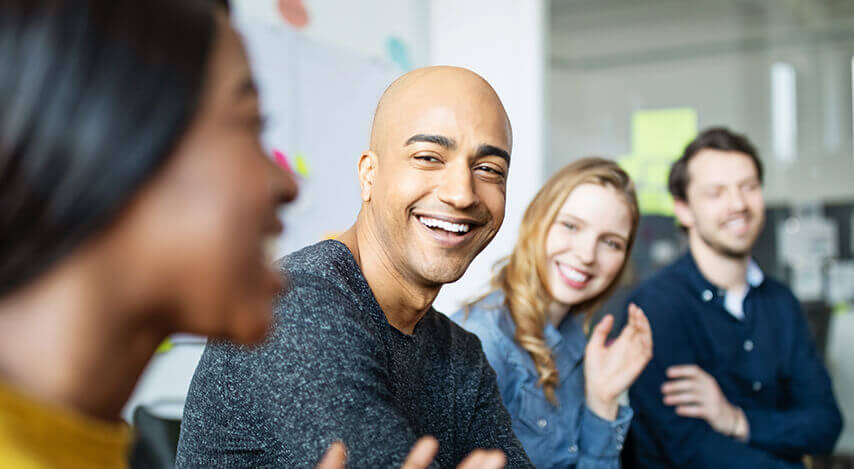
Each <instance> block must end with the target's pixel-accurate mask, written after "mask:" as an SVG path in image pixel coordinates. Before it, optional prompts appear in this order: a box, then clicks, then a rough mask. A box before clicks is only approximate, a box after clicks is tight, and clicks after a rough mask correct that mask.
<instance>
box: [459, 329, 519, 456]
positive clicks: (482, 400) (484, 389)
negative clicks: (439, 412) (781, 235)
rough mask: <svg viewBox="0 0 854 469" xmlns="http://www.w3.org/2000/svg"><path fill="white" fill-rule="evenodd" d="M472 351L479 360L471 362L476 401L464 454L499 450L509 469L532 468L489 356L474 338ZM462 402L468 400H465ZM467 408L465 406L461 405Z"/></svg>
mask: <svg viewBox="0 0 854 469" xmlns="http://www.w3.org/2000/svg"><path fill="white" fill-rule="evenodd" d="M473 339H474V340H473V342H474V344H475V345H474V346H473V347H472V349H473V352H474V354H475V356H476V357H477V358H476V359H475V360H473V361H472V362H473V363H474V364H475V366H476V367H475V369H474V370H473V373H472V374H471V376H475V377H476V378H474V379H473V386H471V388H472V389H474V392H475V395H474V397H473V402H474V408H473V411H472V412H471V416H470V417H469V419H468V422H467V423H468V424H467V427H466V428H465V429H464V431H463V432H462V433H463V438H464V443H463V444H462V445H461V449H462V454H460V455H459V456H460V457H465V455H466V454H468V453H470V452H472V451H474V450H476V449H478V448H498V449H501V450H503V451H504V453H505V455H506V456H507V465H506V467H507V468H508V469H514V468H533V467H534V466H533V464H532V463H531V461H530V459H528V456H527V455H526V454H525V450H524V449H523V448H522V444H521V443H520V442H519V439H518V438H516V435H515V434H514V433H513V428H512V423H511V421H510V414H509V413H507V409H506V408H505V407H504V404H503V403H502V402H501V394H500V393H499V391H498V385H497V382H496V377H495V371H494V370H493V369H492V367H491V366H490V364H489V362H488V361H487V359H486V355H485V354H484V353H483V350H482V349H481V346H480V341H479V340H477V338H475V337H473ZM463 399H468V397H467V396H464V397H463ZM460 404H464V403H460Z"/></svg>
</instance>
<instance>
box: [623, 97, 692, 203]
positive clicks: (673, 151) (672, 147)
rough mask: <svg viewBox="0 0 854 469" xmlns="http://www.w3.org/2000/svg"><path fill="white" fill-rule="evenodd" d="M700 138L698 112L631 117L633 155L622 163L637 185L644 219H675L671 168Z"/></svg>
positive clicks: (666, 111) (656, 112)
mask: <svg viewBox="0 0 854 469" xmlns="http://www.w3.org/2000/svg"><path fill="white" fill-rule="evenodd" d="M696 135H697V112H696V111H695V110H693V109H691V108H674V109H653V110H646V111H638V112H635V113H634V114H633V115H632V153H631V154H630V155H626V156H624V157H622V158H620V159H619V164H620V166H622V167H623V169H625V170H626V172H627V173H629V175H630V176H631V177H632V180H633V181H634V182H635V191H636V193H637V197H638V205H639V206H640V210H641V213H643V214H644V215H664V216H672V215H673V199H672V198H671V197H670V192H669V191H668V190H667V177H668V175H669V174H670V165H671V164H672V163H673V161H675V160H676V159H677V158H679V155H680V154H681V153H682V150H683V149H684V148H685V145H687V144H688V143H689V142H690V141H691V140H692V139H693V138H694V137H695V136H696Z"/></svg>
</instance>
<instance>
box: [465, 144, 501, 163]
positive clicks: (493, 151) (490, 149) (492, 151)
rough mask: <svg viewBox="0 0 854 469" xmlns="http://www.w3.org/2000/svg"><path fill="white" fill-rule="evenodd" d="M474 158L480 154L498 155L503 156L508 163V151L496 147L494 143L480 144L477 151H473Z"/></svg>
mask: <svg viewBox="0 0 854 469" xmlns="http://www.w3.org/2000/svg"><path fill="white" fill-rule="evenodd" d="M474 156H475V158H480V157H482V156H498V157H501V158H504V160H505V161H507V164H510V153H508V152H507V150H504V149H503V148H498V147H496V146H495V145H486V144H484V145H480V146H479V147H477V151H476V152H475V155H474Z"/></svg>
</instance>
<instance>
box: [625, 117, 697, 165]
mask: <svg viewBox="0 0 854 469" xmlns="http://www.w3.org/2000/svg"><path fill="white" fill-rule="evenodd" d="M696 136H697V111H695V110H694V109H691V108H672V109H651V110H646V111H637V112H635V113H634V114H632V154H634V155H646V156H655V157H660V158H668V159H670V160H671V161H672V160H673V159H676V158H677V157H678V156H679V155H680V154H681V153H682V150H684V149H685V145H687V144H688V143H689V142H690V141H691V140H692V139H693V138H694V137H696Z"/></svg>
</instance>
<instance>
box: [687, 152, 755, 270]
mask: <svg viewBox="0 0 854 469" xmlns="http://www.w3.org/2000/svg"><path fill="white" fill-rule="evenodd" d="M685 195H686V196H687V197H686V198H687V202H684V201H676V206H677V210H676V213H677V216H678V217H679V221H680V222H681V223H682V224H683V225H685V226H686V227H687V228H688V229H689V231H690V232H691V236H698V237H699V238H700V239H701V240H702V241H703V242H704V243H705V244H706V245H708V246H709V247H710V248H712V250H714V251H715V252H717V253H719V254H722V255H725V256H728V257H736V258H740V257H744V256H747V255H748V254H749V253H750V249H751V248H752V247H753V244H754V243H755V242H756V239H757V238H758V237H759V233H760V232H761V231H762V226H763V224H764V222H765V201H764V199H763V197H762V184H761V183H760V181H759V174H758V173H757V171H756V165H755V164H754V163H753V161H752V160H751V159H750V157H749V156H747V155H745V154H743V153H739V152H735V151H721V150H714V149H705V150H702V151H700V152H699V153H697V154H696V155H695V156H694V157H693V158H692V159H691V161H690V162H689V163H688V187H687V188H686V194H685Z"/></svg>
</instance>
